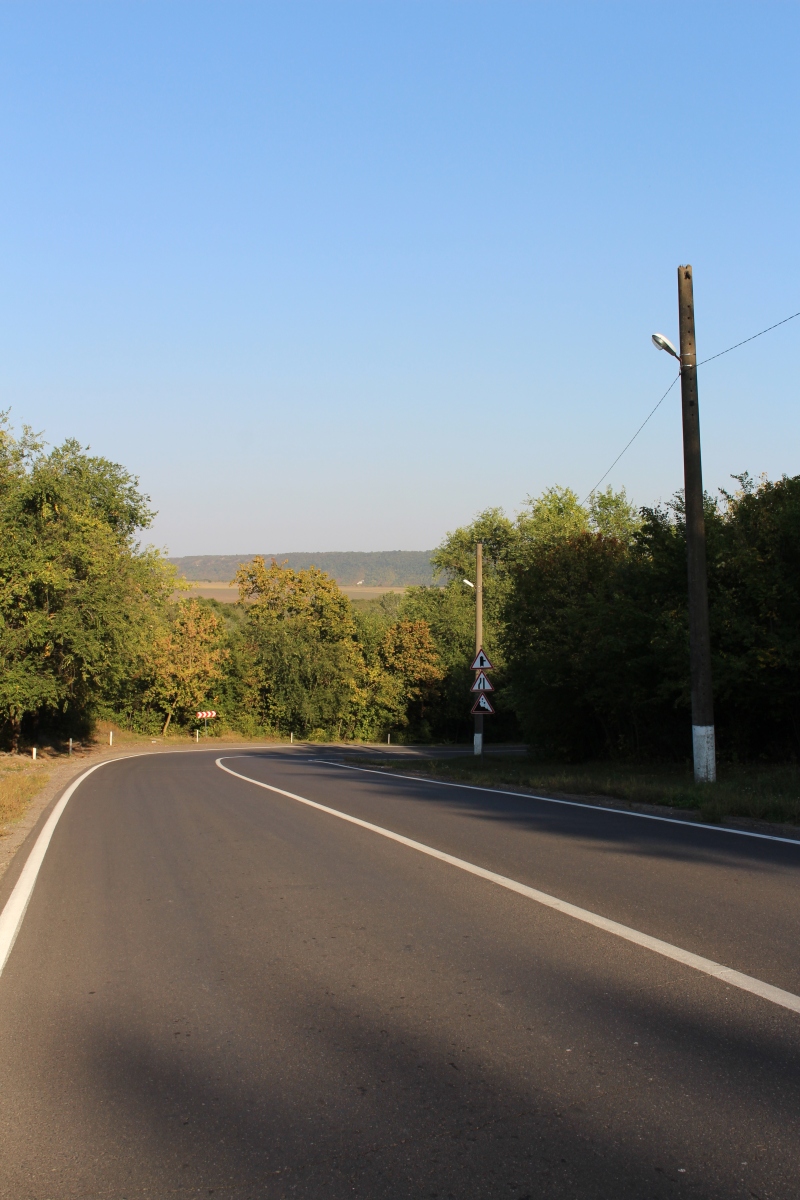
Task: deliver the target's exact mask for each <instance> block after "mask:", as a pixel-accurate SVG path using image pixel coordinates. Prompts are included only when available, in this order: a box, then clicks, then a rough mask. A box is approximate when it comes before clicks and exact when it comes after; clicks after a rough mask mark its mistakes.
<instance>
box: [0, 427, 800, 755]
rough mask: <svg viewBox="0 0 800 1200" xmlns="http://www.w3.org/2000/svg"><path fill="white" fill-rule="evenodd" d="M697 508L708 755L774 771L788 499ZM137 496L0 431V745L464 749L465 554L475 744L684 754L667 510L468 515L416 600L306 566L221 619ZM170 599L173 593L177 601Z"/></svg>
mask: <svg viewBox="0 0 800 1200" xmlns="http://www.w3.org/2000/svg"><path fill="white" fill-rule="evenodd" d="M735 484H736V486H735V488H734V489H733V490H732V491H730V492H722V493H720V495H719V496H718V497H716V498H712V497H706V526H707V536H708V563H709V598H710V609H711V627H712V642H713V666H714V681H715V704H716V722H717V732H718V740H719V744H720V749H721V753H722V754H723V755H724V756H727V757H729V758H740V759H753V758H759V757H770V758H773V759H789V758H793V757H794V756H795V755H796V754H797V751H798V737H799V735H800V729H798V717H797V693H798V689H799V688H800V611H798V607H799V606H800V586H799V585H800V578H798V575H799V574H800V477H792V478H789V477H783V478H782V479H780V480H777V481H774V482H772V481H769V480H766V479H762V480H760V481H758V482H754V481H753V480H751V479H750V478H749V477H748V476H747V475H742V476H739V477H737V478H736V480H735ZM152 519H153V512H152V509H151V507H150V503H149V500H148V498H147V497H146V496H143V495H142V494H141V492H140V490H139V486H138V482H137V480H136V479H135V478H133V477H132V476H131V475H130V473H129V472H127V471H126V470H125V469H124V468H123V467H121V466H119V465H118V464H115V463H111V462H109V461H107V460H106V459H104V458H101V457H96V456H92V455H91V454H90V453H89V452H88V451H86V450H84V449H83V448H82V447H81V446H80V445H79V444H78V443H77V442H75V441H67V442H65V443H64V444H63V445H62V446H60V447H57V448H55V449H49V448H48V447H47V446H46V445H45V444H44V443H43V442H42V440H41V439H40V438H38V437H36V436H34V435H33V434H32V433H31V432H30V431H29V430H24V431H23V433H22V435H21V436H19V437H15V436H14V435H13V434H12V432H11V431H10V429H9V427H8V424H7V422H3V423H2V424H0V738H2V740H3V741H4V743H5V745H6V746H7V748H11V749H18V748H19V747H20V746H21V745H23V744H24V743H26V742H31V741H41V740H43V739H46V738H50V739H51V740H54V741H58V740H59V739H64V738H66V737H67V736H78V737H80V736H85V735H86V734H87V733H88V732H89V730H90V729H91V727H92V725H93V723H94V722H96V721H97V720H98V719H99V718H110V719H114V720H116V721H117V722H119V723H120V724H122V725H124V726H126V727H128V728H131V729H134V730H138V731H140V732H143V733H150V734H166V735H168V736H169V735H170V734H171V733H175V732H178V733H183V734H186V733H187V732H188V731H189V730H191V729H192V728H194V726H195V725H196V724H197V722H196V717H195V714H196V712H197V711H198V710H199V709H205V708H214V709H216V710H217V712H218V713H219V718H218V725H217V729H218V731H219V732H223V731H230V732H239V733H241V734H244V735H247V736H260V735H266V736H270V735H276V736H288V734H289V733H294V735H295V736H297V737H298V738H318V739H363V740H384V739H385V737H386V735H387V734H388V733H392V734H393V735H394V739H395V740H402V739H406V740H421V741H425V740H448V741H458V740H467V739H468V737H469V736H470V729H471V725H470V717H469V709H470V695H469V684H470V681H471V678H472V675H471V672H470V670H469V666H470V661H471V658H472V656H473V651H474V620H475V609H474V604H475V599H474V591H472V590H471V589H469V588H468V587H466V586H465V584H464V582H463V580H464V579H465V578H466V579H474V562H475V545H476V542H477V541H481V542H482V543H483V547H484V628H485V644H486V649H487V651H488V653H489V655H490V657H491V658H492V660H493V662H494V665H495V667H496V672H495V674H494V676H493V680H494V682H495V686H496V689H497V690H496V692H495V697H494V699H495V702H496V707H497V715H496V716H495V717H493V718H491V719H490V720H491V722H492V723H491V725H490V726H489V730H488V735H489V737H490V738H491V737H494V738H496V739H509V738H511V739H522V740H525V741H526V742H527V743H528V744H529V745H530V746H531V748H532V749H533V750H534V751H535V752H536V753H538V754H540V755H543V756H549V757H557V758H566V759H581V758H596V757H627V758H636V759H640V760H642V759H648V758H649V759H655V758H664V759H668V758H671V759H675V758H684V757H688V756H689V754H690V724H691V722H690V692H689V653H688V624H687V589H686V541H685V528H684V520H683V509H682V502H681V497H680V496H677V497H676V498H675V499H674V500H673V501H672V502H671V503H669V504H667V505H663V506H660V507H656V508H643V509H640V510H636V509H634V508H633V506H632V505H631V504H630V503H629V502H628V501H627V498H626V496H625V493H624V491H623V492H614V491H613V490H612V489H607V490H606V491H604V492H602V493H599V494H597V495H595V496H594V497H592V498H591V500H590V501H589V502H588V503H586V504H581V503H580V502H579V500H578V497H577V496H576V495H575V493H574V492H572V491H570V490H569V489H568V488H549V489H547V490H546V491H545V492H543V493H542V495H540V496H538V497H535V498H531V499H529V500H528V501H527V503H526V504H525V505H524V506H523V508H522V509H521V511H520V512H519V513H518V514H517V515H516V516H515V517H508V516H507V515H506V514H505V513H503V512H502V511H501V510H499V509H489V510H487V511H485V512H483V513H481V514H479V515H478V516H477V517H476V518H475V520H473V521H472V522H471V523H470V524H469V525H466V526H464V527H462V528H459V529H457V530H455V531H454V532H452V533H450V534H448V535H447V537H446V538H445V539H444V540H443V542H442V544H441V546H440V547H439V548H438V550H437V551H436V552H435V553H434V556H433V562H434V566H435V568H436V570H437V572H438V583H437V585H435V586H419V587H412V588H409V589H408V590H407V591H406V592H405V594H403V595H402V596H401V595H397V594H389V595H387V596H384V597H383V598H382V599H381V600H380V601H374V602H369V603H367V602H356V603H355V604H354V603H351V602H350V601H349V600H348V598H347V597H346V596H345V595H344V594H343V593H342V592H341V590H340V589H339V587H338V586H337V584H336V582H335V581H334V580H333V579H331V578H330V577H329V576H328V575H327V574H325V573H324V572H323V571H321V570H319V569H317V568H316V567H315V566H309V567H307V568H305V569H302V570H300V569H292V568H290V567H289V566H287V565H285V564H281V563H279V562H275V561H273V562H272V563H267V562H265V561H264V560H263V559H259V558H256V559H254V560H253V561H252V562H250V563H246V564H242V565H241V566H240V568H239V570H238V573H237V577H236V582H237V584H238V588H239V597H240V598H239V603H238V604H233V605H223V604H219V603H217V602H215V601H212V600H203V599H198V598H187V597H185V596H181V594H180V590H179V589H180V582H179V581H178V580H177V579H176V575H175V571H174V568H173V567H171V566H170V564H169V563H168V562H167V561H166V560H165V559H164V558H163V557H162V556H161V555H160V554H159V553H158V552H156V551H155V550H153V549H152V548H149V547H146V546H143V545H142V543H141V540H140V539H141V536H142V533H143V531H145V530H146V529H147V528H148V526H149V525H150V523H151V521H152ZM176 588H177V589H178V590H177V591H176Z"/></svg>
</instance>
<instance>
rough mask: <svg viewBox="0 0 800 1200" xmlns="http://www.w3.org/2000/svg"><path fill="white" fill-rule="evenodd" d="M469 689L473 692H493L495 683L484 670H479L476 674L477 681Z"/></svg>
mask: <svg viewBox="0 0 800 1200" xmlns="http://www.w3.org/2000/svg"><path fill="white" fill-rule="evenodd" d="M469 690H470V691H471V692H493V691H494V685H493V684H492V683H491V682H490V680H489V679H488V678H487V677H486V676H485V675H484V673H483V671H479V672H478V674H477V675H476V676H475V682H474V683H473V685H472V687H471V688H470V689H469Z"/></svg>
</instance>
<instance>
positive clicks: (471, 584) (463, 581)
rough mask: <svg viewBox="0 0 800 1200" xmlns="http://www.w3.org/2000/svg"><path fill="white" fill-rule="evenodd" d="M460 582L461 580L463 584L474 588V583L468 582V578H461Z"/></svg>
mask: <svg viewBox="0 0 800 1200" xmlns="http://www.w3.org/2000/svg"><path fill="white" fill-rule="evenodd" d="M461 582H462V583H465V584H466V585H467V587H471V588H474V587H475V584H474V583H470V581H469V580H468V579H462V580H461Z"/></svg>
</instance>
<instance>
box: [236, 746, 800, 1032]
mask: <svg viewBox="0 0 800 1200" xmlns="http://www.w3.org/2000/svg"><path fill="white" fill-rule="evenodd" d="M225 757H227V758H229V759H230V758H249V757H251V756H250V755H247V754H237V755H226V756H225ZM216 763H217V766H218V767H219V768H220V770H222V771H226V772H227V773H228V775H234V776H235V777H236V778H237V779H243V780H244V781H245V783H252V784H255V786H256V787H261V788H265V789H266V790H267V791H268V792H276V793H277V794H278V795H279V796H287V797H288V798H289V799H290V800H297V801H298V802H299V803H300V804H307V805H308V807H309V808H316V809H318V810H319V811H320V812H324V813H328V814H329V815H330V816H332V817H338V818H339V820H341V821H347V822H348V823H349V824H350V825H358V826H359V827H360V828H361V829H368V830H369V831H370V833H377V834H380V836H381V837H385V838H389V840H390V841H392V842H399V843H400V845H401V846H408V847H409V849H411V850H418V851H419V853H420V854H427V855H428V856H429V857H430V858H436V859H439V861H440V862H444V863H448V864H449V865H450V866H451V867H458V868H459V870H461V871H466V872H467V873H468V874H470V875H477V876H478V878H480V879H487V880H488V881H489V882H490V883H496V884H497V885H498V886H499V887H503V888H507V890H508V891H510V892H517V893H518V895H520V896H526V897H527V898H528V899H529V900H535V901H536V903H537V904H543V905H544V906H545V908H552V909H555V911H556V912H559V913H562V914H563V915H564V916H566V917H573V918H574V919H575V920H576V921H582V922H583V923H584V924H585V925H593V926H594V928H595V929H602V930H603V931H604V932H605V933H612V934H614V936H615V937H619V938H623V939H624V940H625V941H626V942H633V943H634V945H636V946H643V947H644V948H645V949H646V950H652V951H653V952H654V953H655V954H660V955H662V956H663V957H664V958H670V959H672V960H673V962H678V963H682V964H683V965H684V966H686V967H692V968H693V969H694V970H695V971H701V972H702V973H703V974H704V975H710V976H711V977H712V978H713V979H719V980H720V981H721V982H722V983H727V984H729V985H730V986H731V987H736V988H740V989H741V991H743V992H751V993H752V995H754V996H760V997H761V999H762V1000H769V1001H770V1003H772V1004H778V1005H780V1007H781V1008H788V1009H791V1011H792V1012H796V1013H800V996H795V994H794V993H793V992H786V991H784V990H783V988H778V987H773V985H772V984H771V983H764V982H763V980H761V979H754V978H753V976H752V975H744V974H743V973H742V972H741V971H734V970H733V969H732V968H731V967H724V966H722V964H721V963H716V962H714V961H713V960H712V959H710V958H703V957H701V955H699V954H692V953H691V951H689V950H682V949H681V947H680V946H673V945H672V944H671V943H670V942H662V941H661V939H660V938H654V937H650V935H649V934H647V933H640V932H639V930H638V929H631V928H630V926H628V925H621V924H620V923H619V922H618V921H610V920H609V919H608V918H607V917H601V916H600V915H599V914H598V913H593V912H590V910H589V909H587V908H579V907H578V905H577V904H570V903H568V901H566V900H559V898H558V897H557V896H550V895H548V893H547V892H540V891H538V890H537V889H536V888H532V887H528V885H527V884H525V883H519V882H518V881H517V880H516V879H509V878H508V876H506V875H498V874H497V873H496V872H495V871H487V870H486V868H485V867H479V866H476V864H475V863H471V862H467V861H466V859H463V858H456V857H455V856H454V855H452V854H445V853H444V851H442V850H436V849H435V848H434V847H433V846H426V845H425V843H424V842H416V841H414V839H413V838H407V837H404V836H403V835H402V834H401V833H394V832H393V831H392V830H391V829H384V828H383V826H381V825H373V824H372V822H371V821H362V820H361V818H360V817H352V816H350V814H349V813H344V812H341V811H340V810H339V809H337V808H329V807H328V805H327V804H318V803H317V801H316V800H309V799H308V798H307V797H306V796H298V795H297V794H296V793H295V792H287V791H286V790H285V789H284V788H279V787H274V786H273V785H272V784H271V783H262V782H261V780H260V779H252V778H251V777H250V776H249V775H241V774H240V773H239V772H238V771H232V770H231V768H230V767H226V766H225V765H224V760H223V759H222V758H218V759H217V760H216ZM379 773H380V774H383V772H379Z"/></svg>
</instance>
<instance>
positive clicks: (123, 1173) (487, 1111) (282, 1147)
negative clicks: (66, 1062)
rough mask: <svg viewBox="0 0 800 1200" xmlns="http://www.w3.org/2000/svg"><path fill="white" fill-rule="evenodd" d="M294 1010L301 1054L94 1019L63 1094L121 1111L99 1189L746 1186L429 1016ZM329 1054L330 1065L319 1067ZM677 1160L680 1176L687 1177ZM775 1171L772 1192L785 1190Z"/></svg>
mask: <svg viewBox="0 0 800 1200" xmlns="http://www.w3.org/2000/svg"><path fill="white" fill-rule="evenodd" d="M586 999H587V1003H588V1002H589V1001H590V1000H591V999H594V998H592V997H589V996H588V995H587V997H586ZM647 1021H648V1023H649V1022H652V1015H650V1017H649V1018H647ZM287 1023H288V1024H289V1025H290V1029H289V1030H288V1031H287V1030H279V1031H273V1032H274V1033H277V1034H278V1036H279V1037H280V1034H281V1033H287V1034H288V1037H287V1040H288V1042H289V1043H290V1044H291V1043H294V1046H295V1048H296V1031H297V1028H298V1026H299V1027H301V1028H304V1029H305V1030H306V1033H307V1039H306V1044H305V1046H304V1047H302V1050H304V1051H305V1053H304V1054H302V1053H301V1057H300V1060H299V1061H297V1062H296V1063H295V1066H294V1069H293V1068H292V1065H291V1064H287V1063H285V1062H282V1063H280V1064H278V1063H273V1064H270V1063H269V1062H268V1061H263V1060H262V1061H261V1062H258V1061H250V1062H248V1061H246V1060H244V1059H243V1058H242V1056H241V1054H237V1053H233V1054H232V1055H231V1059H230V1060H229V1061H228V1062H227V1063H226V1062H223V1061H222V1060H221V1059H220V1058H219V1056H207V1055H206V1054H205V1053H204V1052H203V1050H202V1049H200V1047H199V1046H198V1045H197V1043H195V1045H194V1046H193V1048H192V1051H191V1053H189V1052H188V1051H187V1052H184V1053H181V1052H180V1051H181V1049H182V1048H181V1047H180V1046H179V1047H177V1048H169V1049H167V1048H166V1047H164V1046H162V1045H156V1044H155V1043H154V1042H153V1041H152V1040H149V1039H148V1038H146V1037H144V1036H142V1035H140V1034H137V1032H136V1031H135V1030H133V1029H131V1028H130V1027H116V1028H113V1029H109V1030H107V1031H106V1033H105V1035H104V1036H100V1037H98V1036H97V1031H95V1033H94V1034H93V1036H92V1038H91V1045H92V1051H91V1059H90V1061H89V1062H88V1063H82V1064H80V1065H77V1064H76V1074H77V1076H78V1077H79V1078H80V1076H81V1075H84V1076H85V1084H86V1086H85V1087H84V1088H82V1089H81V1095H80V1098H76V1097H73V1098H72V1100H71V1103H72V1105H73V1106H75V1104H76V1100H77V1104H78V1106H79V1107H83V1109H84V1116H85V1117H88V1124H89V1126H90V1127H93V1128H95V1129H96V1130H97V1129H98V1128H99V1127H102V1126H103V1125H108V1117H109V1114H113V1125H114V1136H115V1138H116V1142H117V1147H116V1152H115V1157H116V1163H115V1167H114V1172H113V1175H114V1178H107V1180H106V1181H105V1182H107V1184H108V1185H109V1190H108V1193H105V1192H104V1191H98V1192H97V1194H98V1195H104V1194H108V1195H113V1196H117V1195H125V1196H126V1198H127V1200H131V1198H132V1197H133V1196H137V1195H153V1194H156V1195H161V1196H163V1195H167V1194H169V1193H170V1192H171V1191H173V1190H174V1191H175V1192H176V1193H178V1194H181V1195H193V1194H194V1195H200V1194H202V1195H222V1196H225V1197H227V1198H236V1200H239V1198H241V1200H244V1198H245V1197H270V1198H275V1200H277V1198H279V1197H290V1196H304V1197H309V1198H316V1197H323V1196H324V1197H326V1200H339V1198H340V1197H341V1198H344V1197H353V1196H362V1197H365V1198H369V1200H400V1198H401V1197H402V1198H406V1197H407V1198H412V1197H413V1198H417V1197H431V1198H434V1197H439V1198H441V1200H444V1198H448V1200H449V1198H451V1197H452V1198H458V1200H494V1198H495V1197H498V1196H508V1197H512V1198H513V1200H533V1197H537V1198H538V1197H547V1198H548V1200H550V1198H552V1200H562V1198H563V1200H567V1198H568V1197H569V1198H570V1200H573V1198H574V1197H576V1196H577V1197H580V1200H595V1198H596V1200H610V1197H612V1196H613V1197H615V1198H620V1200H643V1198H644V1197H648V1198H650V1197H652V1198H653V1200H661V1198H662V1197H672V1196H673V1195H674V1194H675V1191H676V1186H677V1185H680V1186H681V1192H682V1194H688V1195H694V1196H702V1197H705V1198H708V1200H712V1198H717V1197H718V1198H720V1200H722V1198H723V1197H725V1200H728V1198H729V1197H731V1196H735V1195H747V1194H748V1192H747V1191H746V1190H740V1182H739V1180H737V1179H735V1177H734V1174H733V1172H732V1171H731V1170H726V1169H725V1167H724V1166H722V1165H721V1164H720V1161H719V1160H717V1161H715V1155H714V1154H713V1148H712V1150H711V1153H710V1154H708V1155H707V1158H706V1161H705V1162H703V1161H701V1160H700V1161H698V1160H699V1156H698V1155H697V1153H696V1149H695V1150H694V1151H693V1150H692V1149H690V1148H687V1149H686V1152H685V1153H682V1152H681V1148H680V1147H678V1146H675V1145H672V1146H668V1145H667V1146H662V1147H659V1146H658V1145H655V1144H653V1143H654V1139H655V1140H656V1141H657V1140H658V1134H657V1131H656V1130H653V1129H651V1130H650V1135H651V1136H650V1138H646V1137H645V1138H644V1140H643V1137H642V1133H643V1132H644V1133H645V1134H646V1133H647V1130H646V1129H644V1128H643V1127H642V1126H641V1125H640V1126H639V1128H640V1132H639V1134H638V1136H637V1134H636V1132H635V1129H634V1128H633V1126H634V1125H635V1124H636V1122H635V1121H633V1120H632V1121H631V1126H632V1128H631V1129H630V1130H629V1136H628V1137H627V1139H624V1138H623V1139H621V1138H620V1131H619V1129H617V1130H615V1131H613V1132H612V1131H610V1130H609V1129H608V1126H607V1125H606V1131H607V1132H606V1131H604V1129H603V1121H602V1119H601V1118H602V1111H601V1112H600V1113H599V1114H596V1115H595V1119H593V1120H587V1119H586V1117H585V1109H584V1106H583V1105H582V1104H581V1103H576V1102H575V1101H574V1100H570V1099H569V1098H568V1097H567V1098H565V1099H563V1100H562V1101H561V1102H559V1101H558V1099H557V1098H556V1097H554V1096H552V1095H548V1094H547V1093H546V1092H544V1091H542V1090H538V1089H536V1088H534V1087H531V1088H530V1089H529V1090H520V1089H519V1087H518V1086H515V1085H514V1083H513V1082H510V1081H509V1080H508V1079H505V1080H504V1079H501V1078H498V1076H497V1072H496V1070H494V1071H493V1070H492V1068H488V1069H487V1066H486V1064H485V1063H482V1062H481V1061H480V1059H479V1057H478V1056H477V1054H475V1053H472V1054H470V1053H469V1052H463V1051H462V1052H461V1053H456V1052H454V1051H453V1050H449V1051H444V1052H442V1047H441V1046H439V1045H437V1044H436V1043H435V1042H434V1041H433V1040H432V1039H426V1038H425V1036H424V1035H423V1034H421V1033H420V1032H419V1031H416V1033H415V1035H414V1036H413V1037H412V1038H409V1037H408V1036H403V1034H402V1033H401V1035H400V1036H399V1037H398V1036H391V1035H390V1034H389V1032H388V1031H387V1030H386V1029H383V1028H380V1024H379V1023H376V1024H371V1025H369V1026H366V1027H365V1021H364V1019H363V1014H362V1015H361V1016H360V1019H357V1018H356V1016H355V1014H354V1013H352V1012H350V1013H348V1012H345V1011H344V1009H343V1008H342V1007H341V1006H340V1007H339V1009H338V1010H337V1013H336V1028H335V1031H334V1030H333V1029H331V1030H326V1029H325V1028H324V1025H325V1020H324V1018H323V1019H322V1022H321V1021H320V1014H319V1012H318V1011H316V1010H314V1009H311V1010H304V1009H303V1006H302V1005H301V1004H297V1005H295V1006H294V1007H293V1009H292V1012H291V1014H288V1013H287ZM706 1032H708V1031H707V1030H706V1029H704V1028H702V1022H701V1023H700V1026H698V1025H697V1024H696V1023H694V1022H693V1023H692V1028H691V1029H685V1030H683V1031H682V1030H681V1029H680V1028H679V1027H676V1028H675V1038H676V1043H677V1044H680V1042H681V1036H682V1034H684V1035H685V1037H686V1041H685V1046H687V1047H688V1046H689V1045H691V1044H692V1043H693V1041H694V1040H695V1039H696V1037H697V1035H698V1034H703V1035H704V1034H705V1033H706ZM80 1040H81V1041H84V1038H83V1037H82V1038H81V1039H80ZM62 1045H63V1043H62ZM742 1048H743V1049H744V1047H742ZM240 1049H241V1048H240ZM262 1049H263V1048H262V1047H261V1046H259V1047H258V1051H259V1052H260V1051H261V1050H262ZM762 1051H763V1047H762V1048H761V1049H758V1048H754V1047H750V1048H749V1050H748V1051H747V1054H748V1061H749V1062H750V1063H751V1064H752V1063H755V1062H757V1063H758V1065H759V1069H760V1071H764V1070H767V1069H769V1068H771V1067H774V1066H776V1065H779V1060H776V1059H774V1058H773V1057H772V1056H771V1055H770V1054H767V1056H766V1059H765V1058H764V1055H763V1053H762ZM259 1057H260V1054H259ZM305 1057H307V1058H308V1060H313V1064H312V1070H311V1078H310V1079H309V1080H308V1081H307V1082H308V1084H309V1086H304V1084H305V1083H306V1081H305V1080H304V1079H303V1076H304V1075H305V1074H306V1068H307V1065H308V1064H307V1062H304V1061H303V1058H305ZM320 1059H321V1060H322V1062H323V1065H324V1067H325V1068H326V1069H327V1070H328V1073H329V1075H331V1076H332V1078H327V1079H324V1080H322V1081H321V1082H320V1080H319V1071H318V1070H317V1066H318V1064H319V1061H320ZM87 1067H88V1072H87V1070H86V1068H87ZM795 1091H796V1088H795ZM89 1095H92V1097H93V1101H92V1103H91V1105H89V1103H88V1096H89ZM632 1099H633V1097H632ZM709 1123H710V1125H711V1126H712V1127H713V1125H714V1124H717V1125H719V1116H718V1115H717V1117H716V1119H712V1120H711V1121H710V1122H709ZM706 1149H707V1150H708V1149H709V1148H708V1147H706ZM737 1156H738V1155H734V1157H737ZM693 1160H694V1161H693ZM679 1163H680V1165H681V1166H680V1167H679V1165H678V1164H679ZM685 1164H688V1165H689V1174H688V1177H687V1176H686V1175H684V1176H682V1175H681V1174H679V1171H680V1169H681V1167H683V1169H684V1171H685V1170H686V1166H685ZM123 1180H124V1184H123ZM770 1183H771V1188H770V1191H769V1195H770V1196H771V1197H774V1198H776V1200H777V1198H779V1197H783V1196H785V1197H787V1200H788V1198H789V1197H790V1196H791V1195H792V1193H791V1191H789V1190H781V1186H780V1180H776V1179H772V1180H771V1181H770ZM119 1187H122V1188H123V1190H122V1191H119V1192H118V1191H116V1190H114V1189H115V1188H119ZM751 1194H756V1193H751Z"/></svg>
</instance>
